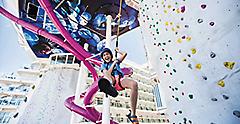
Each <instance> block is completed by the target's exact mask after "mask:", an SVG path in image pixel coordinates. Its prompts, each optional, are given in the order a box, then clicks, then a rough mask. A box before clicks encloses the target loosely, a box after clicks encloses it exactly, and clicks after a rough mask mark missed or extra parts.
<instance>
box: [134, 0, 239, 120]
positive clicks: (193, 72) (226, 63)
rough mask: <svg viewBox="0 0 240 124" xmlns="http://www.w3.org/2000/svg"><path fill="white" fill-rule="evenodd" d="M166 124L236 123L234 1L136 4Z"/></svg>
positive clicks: (144, 1) (176, 0) (152, 0)
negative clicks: (159, 89) (165, 111)
mask: <svg viewBox="0 0 240 124" xmlns="http://www.w3.org/2000/svg"><path fill="white" fill-rule="evenodd" d="M139 4H140V7H139V11H140V27H141V30H142V31H141V32H142V36H143V40H144V43H145V46H146V50H147V57H148V60H149V61H150V63H151V65H152V66H153V68H154V69H155V71H156V72H157V73H158V75H159V77H160V81H161V87H162V89H163V90H164V93H165V98H166V99H165V102H166V104H167V114H168V115H169V118H170V122H171V124H185V123H189V124H239V123H240V7H239V6H240V1H239V0H139Z"/></svg>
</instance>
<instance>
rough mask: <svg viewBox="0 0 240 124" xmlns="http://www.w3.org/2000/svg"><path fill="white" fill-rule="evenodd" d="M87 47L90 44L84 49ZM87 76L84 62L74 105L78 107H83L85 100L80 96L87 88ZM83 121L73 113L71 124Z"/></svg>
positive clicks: (86, 45)
mask: <svg viewBox="0 0 240 124" xmlns="http://www.w3.org/2000/svg"><path fill="white" fill-rule="evenodd" d="M87 47H88V44H85V45H84V48H85V49H87ZM87 76H88V72H87V67H86V66H85V65H84V64H83V62H81V67H80V70H79V75H78V82H77V87H76V92H75V99H74V103H75V104H76V105H78V106H83V99H80V95H81V93H82V92H83V91H85V90H86V88H87ZM82 119H83V117H82V116H80V115H78V114H76V113H75V112H72V117H71V124H78V123H80V122H81V120H82Z"/></svg>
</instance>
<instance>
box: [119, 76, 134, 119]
mask: <svg viewBox="0 0 240 124" xmlns="http://www.w3.org/2000/svg"><path fill="white" fill-rule="evenodd" d="M121 84H122V86H123V87H124V88H128V89H131V93H130V102H131V110H132V115H136V106H137V99H138V84H137V82H136V81H134V80H130V79H126V78H125V79H123V80H122V82H121Z"/></svg>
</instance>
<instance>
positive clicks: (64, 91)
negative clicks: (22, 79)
mask: <svg viewBox="0 0 240 124" xmlns="http://www.w3.org/2000/svg"><path fill="white" fill-rule="evenodd" d="M77 76H78V71H77V70H74V69H63V68H62V69H59V68H58V69H51V70H49V71H47V72H46V73H45V74H44V75H43V78H42V80H41V82H40V84H39V87H38V88H36V91H35V92H34V94H33V96H32V98H30V99H28V100H29V101H28V102H29V104H28V105H27V107H26V109H25V111H24V113H23V114H22V116H21V115H20V116H21V117H20V120H19V122H18V123H19V124H68V123H70V119H71V112H70V111H69V110H68V109H67V108H66V107H65V106H64V101H65V99H67V98H68V97H69V96H72V95H74V92H75V88H76V83H77Z"/></svg>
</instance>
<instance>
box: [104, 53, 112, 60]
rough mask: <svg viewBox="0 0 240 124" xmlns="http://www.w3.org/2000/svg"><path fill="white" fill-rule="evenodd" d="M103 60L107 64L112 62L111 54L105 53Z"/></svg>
mask: <svg viewBox="0 0 240 124" xmlns="http://www.w3.org/2000/svg"><path fill="white" fill-rule="evenodd" d="M103 60H104V61H105V62H110V61H111V60H112V56H111V54H110V53H109V52H105V53H103Z"/></svg>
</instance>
